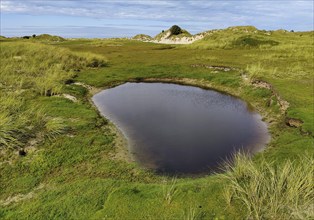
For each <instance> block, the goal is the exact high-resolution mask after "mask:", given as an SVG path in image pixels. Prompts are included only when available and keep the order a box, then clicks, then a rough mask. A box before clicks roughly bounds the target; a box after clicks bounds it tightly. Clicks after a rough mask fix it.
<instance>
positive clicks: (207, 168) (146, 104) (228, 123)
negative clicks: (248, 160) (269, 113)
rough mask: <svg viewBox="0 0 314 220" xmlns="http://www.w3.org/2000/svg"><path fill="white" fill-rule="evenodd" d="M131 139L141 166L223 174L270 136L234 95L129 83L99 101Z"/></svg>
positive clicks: (159, 170) (106, 92) (95, 99)
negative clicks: (239, 155) (229, 163)
mask: <svg viewBox="0 0 314 220" xmlns="http://www.w3.org/2000/svg"><path fill="white" fill-rule="evenodd" d="M93 102H94V103H95V105H96V106H97V108H98V109H99V111H100V112H101V114H102V115H103V116H104V117H106V118H108V119H109V120H110V121H112V122H113V123H114V124H115V125H116V126H117V127H118V128H119V129H120V130H121V131H122V133H123V134H124V136H125V137H126V138H127V140H128V150H129V152H130V154H131V155H132V157H133V159H134V160H136V161H137V162H138V163H139V164H140V165H141V166H143V167H145V168H148V169H153V170H155V171H156V172H157V173H159V174H170V175H181V174H206V173H211V172H213V171H215V172H216V171H218V170H219V169H220V168H221V165H222V163H223V162H224V161H225V160H226V159H230V158H231V156H232V155H233V154H234V153H236V152H238V151H241V152H246V153H248V154H254V153H256V152H258V151H260V150H262V149H263V148H264V147H265V145H266V144H267V143H268V141H269V139H270V136H269V134H268V130H267V125H266V124H265V123H264V122H263V121H262V120H261V116H260V115H259V114H257V113H256V112H254V111H252V110H250V108H249V107H248V105H247V104H246V103H245V102H244V101H242V100H240V99H238V98H235V97H233V96H231V95H228V94H223V93H220V92H217V91H214V90H205V89H201V88H198V87H193V86H183V85H177V84H169V83H125V84H123V85H120V86H117V87H115V88H111V89H106V90H103V91H102V92H100V93H98V94H96V95H95V96H94V97H93Z"/></svg>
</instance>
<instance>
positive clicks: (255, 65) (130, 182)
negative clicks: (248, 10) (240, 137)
mask: <svg viewBox="0 0 314 220" xmlns="http://www.w3.org/2000/svg"><path fill="white" fill-rule="evenodd" d="M266 33H267V32H265V31H258V30H256V29H255V28H253V27H234V28H229V29H226V30H220V31H216V32H213V33H212V34H211V35H209V36H207V37H205V38H204V39H203V40H199V41H196V42H195V43H193V44H191V45H184V46H183V45H181V46H180V45H160V44H152V43H143V42H140V41H134V40H126V39H106V40H102V39H78V40H65V41H62V42H52V41H49V42H46V44H50V45H46V44H42V43H40V42H39V41H36V40H33V39H30V40H22V39H1V40H0V46H1V51H0V58H1V72H0V101H1V106H0V155H1V157H0V175H1V176H0V185H1V187H0V218H1V219H102V218H109V219H110V218H112V219H157V218H158V219H243V218H246V217H247V216H251V217H253V218H256V219H258V218H260V216H262V217H261V218H263V219H272V217H270V216H272V215H275V214H276V217H278V219H280V218H285V217H286V216H285V215H286V214H289V213H290V214H291V216H293V217H295V218H296V219H297V218H302V217H304V216H305V218H306V217H308V216H309V215H310V217H313V216H311V215H313V214H311V213H310V212H306V210H308V206H306V204H307V203H306V201H308V200H306V198H310V197H306V196H305V194H304V193H305V192H307V193H308V192H309V191H308V190H309V189H308V188H306V190H307V191H306V190H304V191H302V192H299V191H298V190H297V189H296V186H297V185H291V187H292V188H293V187H294V189H296V190H294V191H293V193H298V192H299V195H296V194H294V196H295V198H300V200H299V201H300V203H299V204H300V205H298V204H297V205H295V203H294V202H295V201H294V200H293V201H292V200H291V199H289V198H290V197H288V196H287V194H285V193H288V191H287V192H282V193H281V192H279V191H278V190H280V184H279V183H280V181H281V180H282V179H283V178H288V179H289V178H292V177H294V179H295V181H294V182H295V183H296V184H297V183H298V182H299V183H300V181H302V178H301V176H302V175H303V176H304V177H308V176H309V175H310V172H313V171H311V170H308V169H310V167H312V166H310V164H309V165H308V166H307V164H306V161H308V163H313V159H312V158H313V156H312V155H313V153H314V152H313V151H314V150H313V132H314V128H313V124H314V117H313V108H312V107H313V93H312V92H313V71H312V70H313V65H314V64H313V61H312V60H313V38H312V37H313V32H295V33H289V32H288V33H286V32H280V31H277V32H271V35H266ZM248 35H249V36H250V37H252V39H258V42H256V41H255V40H253V41H252V42H253V46H252V45H250V46H243V45H241V44H240V45H238V44H234V42H235V41H236V40H237V39H242V38H243V39H244V38H246V37H247V36H248ZM260 41H263V42H264V41H266V42H268V41H275V42H279V43H278V45H272V44H268V43H267V44H264V43H263V42H262V43H261V42H260ZM42 42H45V41H42ZM252 42H251V41H249V43H250V44H251V43H252ZM256 43H257V44H258V45H257V46H256V45H255V44H256ZM195 64H197V65H195ZM206 65H207V66H227V67H233V68H234V69H232V70H230V71H226V72H225V71H222V70H215V69H209V68H206ZM243 75H247V76H248V77H249V78H250V79H260V80H264V81H266V82H268V83H271V84H272V86H273V88H274V91H275V92H276V93H278V94H279V95H280V97H282V98H283V99H284V100H286V101H288V102H289V103H290V107H289V108H288V110H287V112H286V114H287V115H284V114H283V113H282V112H281V111H280V109H279V106H278V100H276V98H275V97H274V96H273V95H272V93H271V92H270V91H269V90H267V89H263V88H255V87H254V86H252V85H250V83H249V82H247V81H245V80H243V78H242V76H243ZM147 78H150V79H156V80H165V79H167V80H168V81H169V80H170V81H174V82H177V83H182V84H192V85H197V86H200V87H204V88H213V89H217V90H220V91H223V92H228V93H230V94H232V95H235V96H238V97H241V98H242V99H244V100H245V101H247V102H249V103H250V105H251V106H252V107H253V108H254V109H255V110H257V111H259V113H260V114H261V115H262V116H263V118H264V120H265V121H266V122H268V123H269V130H270V132H271V136H272V140H271V142H270V143H269V145H268V146H267V148H266V149H265V150H264V151H263V152H261V153H259V154H257V155H256V156H254V157H253V160H248V159H247V158H243V159H242V160H239V162H237V164H238V165H237V166H236V167H235V168H231V169H230V170H229V171H228V172H227V173H226V174H225V175H227V177H228V178H229V180H228V178H227V179H224V178H222V175H220V174H217V175H209V176H203V177H200V178H188V177H177V178H176V179H173V177H163V176H159V175H156V174H154V173H153V172H152V171H150V170H145V169H143V168H141V167H139V166H138V165H137V164H136V163H135V162H129V161H128V160H127V159H125V158H124V157H121V156H119V155H121V151H123V150H122V149H121V145H123V144H122V143H120V142H119V140H121V136H120V135H119V134H118V133H117V132H116V131H115V129H113V125H112V124H111V123H110V122H108V121H107V120H106V119H104V118H102V117H101V116H100V115H99V113H98V112H97V110H96V109H95V107H93V105H92V104H91V102H90V97H91V96H92V93H91V92H88V90H87V89H86V88H84V87H83V86H80V85H76V84H67V83H69V82H81V83H85V84H88V85H90V86H93V87H94V88H93V90H92V92H95V91H99V90H100V89H102V88H108V87H110V86H113V85H117V84H120V83H123V82H126V81H139V80H145V79H147ZM62 94H69V95H72V96H74V97H76V99H77V102H73V101H71V100H68V99H66V98H64V97H63V96H62ZM269 103H271V104H269ZM286 116H288V117H293V118H297V119H301V120H302V121H303V122H304V123H303V125H302V127H301V128H290V127H288V126H287V125H286V124H285V120H284V119H285V117H286ZM305 133H310V134H305ZM123 147H124V146H122V148H123ZM19 148H25V150H26V152H27V155H26V156H25V157H22V156H19V155H18V154H17V149H19ZM307 155H310V156H307ZM300 158H301V160H300ZM306 158H307V159H306ZM241 163H242V165H241ZM243 164H247V165H248V166H247V167H246V166H243ZM239 170H240V171H241V172H245V173H247V174H248V175H247V176H245V178H246V179H244V182H242V180H241V181H238V180H240V179H241V175H240V174H239V173H238V171H239ZM240 171H239V172H240ZM288 171H289V172H288ZM301 171H302V172H301ZM307 171H308V174H307V175H306V173H304V172H307ZM274 172H277V173H278V172H279V174H277V173H276V175H273V173H274ZM288 173H289V174H290V176H289V175H287V174H288ZM239 178H240V179H239ZM303 179H304V178H303ZM231 180H236V181H234V182H232V181H231ZM257 180H258V181H257ZM259 180H260V181H259ZM268 180H269V181H268ZM272 180H273V182H272ZM304 181H305V179H304ZM231 183H234V184H231ZM243 183H244V184H245V185H243ZM254 184H255V185H256V184H260V185H259V187H261V189H263V190H261V191H259V192H260V194H258V195H268V197H269V198H272V197H271V196H273V195H276V199H278V200H275V199H274V200H272V201H274V202H275V203H276V204H278V203H280V204H281V203H282V204H281V205H282V207H280V208H278V209H276V210H273V209H271V208H268V209H266V207H267V206H265V207H260V206H258V204H260V203H261V202H262V203H263V201H264V200H254V199H255V198H259V197H254V199H253V198H251V197H245V196H244V197H243V195H241V193H240V191H236V189H237V188H236V187H238V186H241V187H247V188H246V189H249V187H251V186H254ZM270 184H272V185H270ZM292 188H291V189H292ZM300 189H302V188H300ZM273 190H277V191H273ZM278 192H279V193H278ZM310 192H311V193H313V189H310ZM276 193H277V194H276ZM226 194H227V195H228V194H229V200H226V199H225V196H226ZM235 195H236V196H235ZM252 195H254V196H255V194H252ZM230 196H232V198H236V199H230V198H231V197H230ZM244 199H246V200H245V201H248V202H246V206H243V204H242V201H244ZM301 202H302V203H301ZM256 205H257V206H256ZM266 205H269V204H266ZM291 205H293V208H294V209H293V212H288V211H287V209H289V210H290V211H291V209H290V207H291ZM258 208H263V210H258ZM256 210H258V211H256ZM282 210H285V211H282ZM306 215H308V216H306Z"/></svg>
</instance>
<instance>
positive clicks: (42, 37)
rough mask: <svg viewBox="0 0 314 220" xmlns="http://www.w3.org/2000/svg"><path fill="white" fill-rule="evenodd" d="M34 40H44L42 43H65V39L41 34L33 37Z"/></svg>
mask: <svg viewBox="0 0 314 220" xmlns="http://www.w3.org/2000/svg"><path fill="white" fill-rule="evenodd" d="M33 39H36V40H42V41H57V42H61V41H65V39H64V38H63V37H60V36H54V35H50V34H41V35H38V36H36V37H33Z"/></svg>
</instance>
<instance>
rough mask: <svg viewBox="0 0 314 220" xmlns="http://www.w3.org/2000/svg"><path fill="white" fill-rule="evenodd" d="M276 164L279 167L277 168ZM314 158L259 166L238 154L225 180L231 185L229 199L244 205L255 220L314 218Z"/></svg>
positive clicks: (225, 175)
mask: <svg viewBox="0 0 314 220" xmlns="http://www.w3.org/2000/svg"><path fill="white" fill-rule="evenodd" d="M274 164H277V165H276V166H275V165H274ZM313 165H314V160H313V157H311V156H307V157H305V158H302V160H300V161H290V160H287V161H286V162H285V163H283V164H281V165H278V163H272V162H268V161H266V160H265V159H262V161H261V162H260V163H258V164H255V163H254V162H253V161H252V160H250V159H249V158H248V157H246V156H244V155H240V154H239V155H236V157H235V161H234V164H233V165H231V164H230V165H228V171H227V173H226V174H223V175H222V176H223V179H224V180H225V181H226V182H227V183H229V185H228V187H227V189H226V191H225V192H226V193H225V197H226V200H227V202H228V203H230V204H231V205H232V204H233V203H234V202H240V203H242V204H243V205H244V207H245V209H246V211H247V217H248V218H253V219H313V217H314V207H313V199H314V193H313V184H314V182H313V174H314V166H313Z"/></svg>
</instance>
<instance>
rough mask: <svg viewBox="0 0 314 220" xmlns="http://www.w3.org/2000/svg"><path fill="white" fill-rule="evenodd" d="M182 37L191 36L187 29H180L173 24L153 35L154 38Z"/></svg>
mask: <svg viewBox="0 0 314 220" xmlns="http://www.w3.org/2000/svg"><path fill="white" fill-rule="evenodd" d="M182 37H192V34H190V33H189V32H188V31H187V30H184V29H181V28H180V27H179V26H177V25H173V26H172V27H170V28H169V29H168V30H165V31H162V32H160V33H159V34H157V35H156V36H155V37H154V40H162V39H178V38H182Z"/></svg>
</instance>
